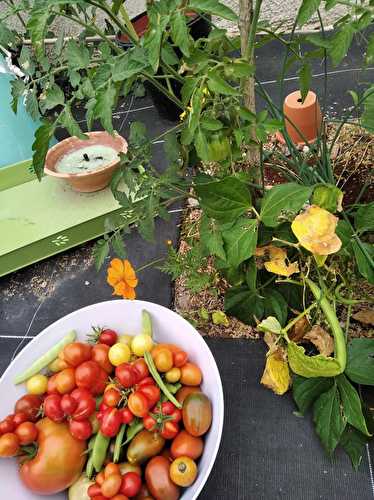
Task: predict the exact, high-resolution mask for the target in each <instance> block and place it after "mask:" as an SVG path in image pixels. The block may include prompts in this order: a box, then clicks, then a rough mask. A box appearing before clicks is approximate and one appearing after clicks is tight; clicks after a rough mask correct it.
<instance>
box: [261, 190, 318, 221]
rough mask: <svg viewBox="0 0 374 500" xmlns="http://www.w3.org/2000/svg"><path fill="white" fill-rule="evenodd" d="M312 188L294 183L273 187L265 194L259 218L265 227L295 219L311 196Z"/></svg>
mask: <svg viewBox="0 0 374 500" xmlns="http://www.w3.org/2000/svg"><path fill="white" fill-rule="evenodd" d="M312 189H313V188H312V187H309V186H301V185H300V184H296V183H294V182H289V183H286V184H280V185H278V186H274V187H272V188H271V189H269V191H267V192H266V193H265V196H264V197H263V198H262V202H261V211H260V217H261V220H262V222H263V223H264V224H265V226H269V227H276V226H278V225H279V224H281V223H282V222H284V220H289V219H292V218H294V217H295V215H296V214H297V212H298V211H299V210H300V209H301V208H302V206H303V205H304V203H306V202H307V200H308V199H309V198H310V195H311V194H312Z"/></svg>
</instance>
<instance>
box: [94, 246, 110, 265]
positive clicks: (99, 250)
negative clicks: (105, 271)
mask: <svg viewBox="0 0 374 500" xmlns="http://www.w3.org/2000/svg"><path fill="white" fill-rule="evenodd" d="M108 255H109V243H108V241H107V240H104V239H101V240H99V241H97V242H96V244H95V246H94V249H93V256H94V259H95V267H96V270H97V271H99V270H100V269H101V267H102V265H103V264H104V261H105V259H106V258H107V256H108Z"/></svg>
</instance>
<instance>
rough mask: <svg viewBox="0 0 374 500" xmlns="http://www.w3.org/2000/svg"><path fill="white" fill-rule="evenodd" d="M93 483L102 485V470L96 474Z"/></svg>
mask: <svg viewBox="0 0 374 500" xmlns="http://www.w3.org/2000/svg"><path fill="white" fill-rule="evenodd" d="M95 481H96V483H97V484H98V485H99V486H101V485H102V484H103V482H104V481H105V475H104V471H103V470H102V471H101V472H99V473H98V474H97V476H96V477H95Z"/></svg>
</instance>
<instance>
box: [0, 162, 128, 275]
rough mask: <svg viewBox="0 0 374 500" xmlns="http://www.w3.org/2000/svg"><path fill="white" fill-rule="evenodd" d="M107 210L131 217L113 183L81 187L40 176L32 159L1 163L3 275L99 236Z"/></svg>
mask: <svg viewBox="0 0 374 500" xmlns="http://www.w3.org/2000/svg"><path fill="white" fill-rule="evenodd" d="M109 214H111V215H114V214H115V215H117V217H116V221H117V222H118V224H120V223H121V221H122V222H124V220H125V219H126V220H127V221H129V219H130V221H131V214H130V213H129V212H126V211H124V209H123V208H121V207H120V205H119V204H118V203H117V201H116V200H115V199H114V198H113V195H112V193H111V191H110V189H109V188H107V189H104V190H102V191H98V192H97V193H77V192H75V191H73V190H72V189H71V187H70V186H69V184H67V183H66V182H65V181H62V180H60V179H55V178H51V177H48V176H47V177H44V178H43V179H42V181H41V182H39V181H38V180H37V179H36V177H35V174H34V173H33V170H32V168H31V162H30V161H25V162H21V163H18V164H16V165H12V166H9V167H5V168H2V169H1V170H0V235H1V238H0V276H3V275H5V274H8V273H10V272H12V271H16V270H17V269H20V268H22V267H25V266H28V265H30V264H33V263H34V262H37V261H39V260H42V259H45V258H47V257H50V256H52V255H55V254H57V253H59V252H62V251H64V250H67V249H69V248H72V247H75V246H77V245H80V244H82V243H84V242H86V241H89V240H92V239H94V238H97V237H98V236H101V235H102V234H103V233H104V232H105V226H104V224H105V220H106V218H107V217H108V215H109Z"/></svg>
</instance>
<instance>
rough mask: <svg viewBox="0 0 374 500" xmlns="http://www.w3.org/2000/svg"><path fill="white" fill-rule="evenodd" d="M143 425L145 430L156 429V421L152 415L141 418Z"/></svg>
mask: <svg viewBox="0 0 374 500" xmlns="http://www.w3.org/2000/svg"><path fill="white" fill-rule="evenodd" d="M143 425H144V428H145V429H147V431H153V430H154V429H156V426H157V422H156V420H155V419H154V418H153V417H152V415H146V416H145V417H144V418H143Z"/></svg>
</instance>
